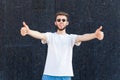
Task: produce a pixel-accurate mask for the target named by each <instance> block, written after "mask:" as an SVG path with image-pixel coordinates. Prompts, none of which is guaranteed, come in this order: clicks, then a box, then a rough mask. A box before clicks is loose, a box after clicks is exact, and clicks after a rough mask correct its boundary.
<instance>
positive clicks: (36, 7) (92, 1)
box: [0, 0, 120, 80]
mask: <svg viewBox="0 0 120 80" xmlns="http://www.w3.org/2000/svg"><path fill="white" fill-rule="evenodd" d="M119 4H120V1H119V0H26V1H25V0H0V80H40V78H41V76H42V73H43V70H44V63H45V59H46V52H47V51H46V50H47V45H42V44H41V42H40V40H36V39H33V38H31V37H29V36H26V37H21V35H20V32H19V30H20V28H21V26H22V21H26V23H27V24H28V25H29V27H30V28H31V29H35V30H38V31H41V32H47V31H52V32H54V31H55V27H54V15H55V13H56V12H57V11H65V12H68V13H69V14H70V25H69V26H68V28H67V32H68V33H75V34H84V33H90V32H94V31H95V30H96V29H97V28H98V27H99V26H100V25H103V31H104V33H105V38H104V40H103V41H98V40H96V39H95V40H92V41H89V42H83V43H82V45H81V46H79V47H76V46H75V47H74V54H73V66H74V74H75V77H73V80H120V75H119V74H120V67H119V66H120V31H119V30H120V26H119V24H120V10H119V9H120V5H119Z"/></svg>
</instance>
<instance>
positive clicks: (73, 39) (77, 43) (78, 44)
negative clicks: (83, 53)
mask: <svg viewBox="0 0 120 80" xmlns="http://www.w3.org/2000/svg"><path fill="white" fill-rule="evenodd" d="M71 36H72V44H73V45H76V46H80V44H81V42H75V41H76V38H77V36H78V35H76V34H71Z"/></svg>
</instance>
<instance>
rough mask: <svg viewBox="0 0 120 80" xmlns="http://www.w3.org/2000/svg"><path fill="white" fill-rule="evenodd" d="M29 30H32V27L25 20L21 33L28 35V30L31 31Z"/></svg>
mask: <svg viewBox="0 0 120 80" xmlns="http://www.w3.org/2000/svg"><path fill="white" fill-rule="evenodd" d="M29 30H30V29H29V27H28V25H27V24H26V23H25V22H23V27H22V28H21V30H20V32H21V35H22V36H26V35H27V34H28V31H29Z"/></svg>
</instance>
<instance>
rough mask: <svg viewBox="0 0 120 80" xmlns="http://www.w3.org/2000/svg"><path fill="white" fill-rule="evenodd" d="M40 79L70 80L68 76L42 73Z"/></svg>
mask: <svg viewBox="0 0 120 80" xmlns="http://www.w3.org/2000/svg"><path fill="white" fill-rule="evenodd" d="M42 80H71V77H70V76H49V75H43V76H42Z"/></svg>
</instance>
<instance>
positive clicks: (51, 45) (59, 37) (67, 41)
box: [21, 12, 104, 80]
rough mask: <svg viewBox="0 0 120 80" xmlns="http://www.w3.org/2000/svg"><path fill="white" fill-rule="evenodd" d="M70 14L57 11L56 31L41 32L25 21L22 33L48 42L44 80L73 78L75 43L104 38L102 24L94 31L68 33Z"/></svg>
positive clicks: (67, 79) (69, 79)
mask: <svg viewBox="0 0 120 80" xmlns="http://www.w3.org/2000/svg"><path fill="white" fill-rule="evenodd" d="M68 16H69V15H68V14H67V13H65V12H58V13H56V20H55V26H56V27H57V31H56V32H54V33H51V32H46V33H41V32H38V31H35V30H31V29H30V28H29V27H28V25H27V24H26V23H25V22H23V27H22V28H21V35H22V36H26V35H30V36H31V37H33V38H36V39H40V40H41V41H42V43H43V44H45V43H47V44H48V51H47V58H46V64H45V69H44V73H43V77H42V80H71V77H72V76H73V67H72V52H73V47H74V45H77V46H78V45H80V44H81V42H83V41H89V40H92V39H95V38H97V39H98V40H102V39H103V38H104V33H103V32H102V31H101V29H102V26H101V27H100V28H98V29H97V30H96V31H95V32H94V33H89V34H84V35H77V34H67V33H66V26H68V25H69V21H68Z"/></svg>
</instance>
